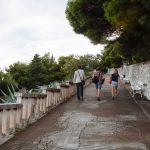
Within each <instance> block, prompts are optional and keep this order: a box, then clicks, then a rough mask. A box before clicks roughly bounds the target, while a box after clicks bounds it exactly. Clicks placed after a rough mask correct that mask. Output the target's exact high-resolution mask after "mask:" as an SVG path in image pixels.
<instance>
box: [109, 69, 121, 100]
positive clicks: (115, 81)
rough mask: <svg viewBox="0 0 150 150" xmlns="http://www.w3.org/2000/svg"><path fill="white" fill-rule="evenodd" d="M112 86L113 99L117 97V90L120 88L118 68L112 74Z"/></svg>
mask: <svg viewBox="0 0 150 150" xmlns="http://www.w3.org/2000/svg"><path fill="white" fill-rule="evenodd" d="M110 78H111V87H112V90H111V92H112V99H114V98H117V90H118V81H119V74H118V70H117V69H115V70H114V73H113V74H112V75H111V77H110Z"/></svg>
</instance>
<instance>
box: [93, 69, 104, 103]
mask: <svg viewBox="0 0 150 150" xmlns="http://www.w3.org/2000/svg"><path fill="white" fill-rule="evenodd" d="M92 81H93V82H94V83H95V87H96V96H97V100H98V101H100V96H101V88H102V85H103V83H104V81H105V76H104V74H103V72H102V71H101V70H100V68H99V67H97V68H96V70H94V71H93V77H92Z"/></svg>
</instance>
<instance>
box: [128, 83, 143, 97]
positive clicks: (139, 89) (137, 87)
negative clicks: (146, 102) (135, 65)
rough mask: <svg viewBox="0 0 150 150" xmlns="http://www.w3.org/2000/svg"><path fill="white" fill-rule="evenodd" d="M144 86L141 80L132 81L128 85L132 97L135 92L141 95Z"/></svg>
mask: <svg viewBox="0 0 150 150" xmlns="http://www.w3.org/2000/svg"><path fill="white" fill-rule="evenodd" d="M144 86H145V85H144V83H143V82H142V81H137V82H136V83H135V84H133V83H132V84H131V87H130V93H131V95H132V97H134V96H135V94H140V95H141V97H143V91H144Z"/></svg>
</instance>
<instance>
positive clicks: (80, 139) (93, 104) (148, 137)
mask: <svg viewBox="0 0 150 150" xmlns="http://www.w3.org/2000/svg"><path fill="white" fill-rule="evenodd" d="M107 83H108V81H106V82H105V84H104V86H103V89H102V92H103V93H102V97H101V99H102V100H101V101H100V102H99V101H97V100H96V97H95V88H94V85H93V84H92V85H90V86H89V87H88V88H86V89H85V100H84V101H83V102H82V101H78V100H77V99H76V97H73V98H72V99H71V100H70V101H68V102H66V103H64V104H62V105H60V106H59V107H58V108H56V109H55V110H53V111H51V112H50V113H49V114H48V115H47V116H45V117H44V118H42V119H40V120H39V121H38V122H37V123H35V124H33V125H31V126H30V127H28V128H27V129H25V130H24V131H22V132H19V133H18V134H17V135H16V136H15V137H14V138H12V139H11V140H9V141H8V142H7V143H5V144H3V145H2V146H0V150H150V122H149V120H148V118H147V117H148V116H147V115H145V112H144V113H143V111H142V109H141V107H140V106H141V105H139V104H136V103H135V101H134V100H133V99H132V98H131V96H130V95H129V93H128V91H127V90H126V89H125V88H124V86H123V85H120V87H119V95H118V99H117V100H112V99H111V94H110V85H108V84H107Z"/></svg>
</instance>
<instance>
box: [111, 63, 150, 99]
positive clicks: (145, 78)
mask: <svg viewBox="0 0 150 150" xmlns="http://www.w3.org/2000/svg"><path fill="white" fill-rule="evenodd" d="M118 71H119V74H120V75H121V76H123V75H125V78H128V79H129V80H130V83H131V84H132V83H134V84H136V83H137V82H138V81H142V82H143V83H144V84H145V88H144V95H145V96H146V97H147V99H149V100H150V61H148V62H144V63H139V64H133V65H130V66H124V67H122V68H119V69H118ZM109 73H112V69H110V70H109Z"/></svg>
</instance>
